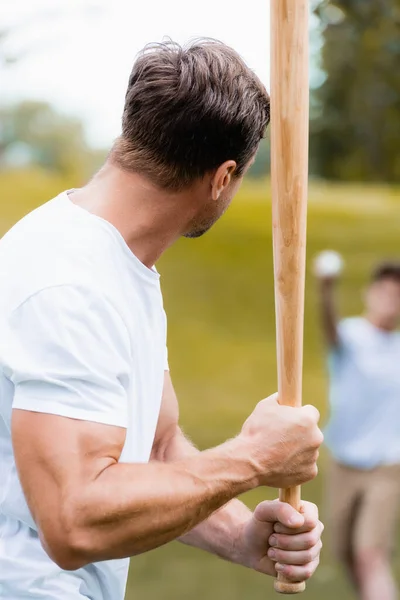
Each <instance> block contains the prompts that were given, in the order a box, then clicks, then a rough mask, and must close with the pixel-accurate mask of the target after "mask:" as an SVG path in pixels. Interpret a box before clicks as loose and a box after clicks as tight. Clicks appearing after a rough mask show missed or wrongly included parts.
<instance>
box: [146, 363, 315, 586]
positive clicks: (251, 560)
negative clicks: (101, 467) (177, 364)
mask: <svg viewBox="0 0 400 600" xmlns="http://www.w3.org/2000/svg"><path fill="white" fill-rule="evenodd" d="M178 420H179V408H178V401H177V397H176V394H175V391H174V387H173V385H172V381H171V377H170V373H169V371H166V372H165V377H164V391H163V399H162V405H161V411H160V416H159V421H158V426H157V432H156V437H155V443H154V446H153V452H152V459H153V460H161V461H166V462H169V461H177V460H180V459H182V458H185V457H190V456H196V455H197V454H198V453H199V450H197V449H196V448H195V447H194V446H193V444H192V443H191V442H190V440H188V439H187V438H186V437H185V435H184V434H183V433H182V431H181V429H180V427H179V425H178ZM278 522H279V523H280V524H281V525H283V526H286V527H287V528H288V529H289V530H290V534H291V535H289V536H284V537H283V538H282V540H280V536H279V534H277V533H275V538H276V539H275V542H276V543H275V552H276V557H275V558H276V560H275V561H273V560H272V559H271V557H270V553H271V546H270V539H271V536H272V535H273V534H274V527H276V524H277V523H278ZM322 530H323V526H322V524H321V522H320V521H319V519H318V509H317V507H316V506H315V505H313V504H311V503H308V502H304V503H303V505H302V514H301V515H299V514H298V513H297V512H296V511H295V510H294V509H292V508H291V507H290V506H289V505H288V504H286V503H284V502H278V501H274V502H269V501H266V502H262V503H261V504H260V505H259V506H258V507H257V509H256V511H255V512H254V513H253V512H252V511H250V510H249V509H248V508H247V507H246V506H245V505H244V504H243V503H242V502H240V501H239V500H236V499H234V500H231V501H230V502H228V503H227V504H226V505H225V506H223V507H222V508H221V509H219V510H218V511H216V512H215V513H214V514H213V515H211V516H210V517H209V518H208V519H206V520H205V521H203V522H202V523H200V524H199V525H197V526H196V527H194V528H193V529H192V530H191V531H189V532H188V533H187V534H185V535H184V536H182V537H181V538H180V541H182V542H183V543H185V544H188V545H190V546H195V547H197V548H201V549H202V550H206V551H207V552H210V553H212V554H215V555H217V556H220V557H221V558H224V559H226V560H229V561H230V562H234V563H237V564H240V565H242V566H246V567H250V568H252V569H254V570H257V571H260V572H262V573H264V574H268V575H275V574H276V561H278V560H279V563H280V565H281V570H282V572H283V573H284V575H285V576H286V577H287V578H288V579H292V578H293V577H294V580H296V581H299V580H305V579H307V578H308V577H310V576H311V575H312V574H313V572H314V571H315V568H316V567H317V565H318V562H319V552H320V549H321V545H322V544H321V539H320V538H321V533H322ZM280 542H282V548H281V547H280Z"/></svg>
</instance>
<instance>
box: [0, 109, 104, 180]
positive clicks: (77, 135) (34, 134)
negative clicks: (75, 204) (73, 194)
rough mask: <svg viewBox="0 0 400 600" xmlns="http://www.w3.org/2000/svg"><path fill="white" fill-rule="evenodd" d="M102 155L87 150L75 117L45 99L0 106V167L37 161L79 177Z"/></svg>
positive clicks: (99, 162)
mask: <svg viewBox="0 0 400 600" xmlns="http://www.w3.org/2000/svg"><path fill="white" fill-rule="evenodd" d="M103 157H104V154H103V153H100V155H99V153H96V152H95V151H90V150H89V147H88V145H87V143H86V141H85V136H84V130H83V126H82V123H81V122H80V121H79V120H78V119H75V118H73V117H70V116H66V115H63V114H60V113H58V112H57V111H55V110H54V109H53V108H52V107H51V106H50V105H49V104H47V103H45V102H37V101H25V102H21V103H20V104H17V105H12V106H8V107H7V106H6V107H2V108H1V109H0V168H1V167H3V168H4V167H5V166H10V165H11V166H16V167H18V166H20V165H21V164H22V165H26V164H28V165H38V166H41V167H43V168H44V169H47V170H49V171H51V172H54V173H57V174H59V175H61V176H63V177H71V178H73V179H75V181H77V180H78V181H83V180H84V179H85V178H87V176H88V175H90V174H91V173H92V171H93V170H94V168H96V167H97V166H99V165H100V164H101V159H102V158H103Z"/></svg>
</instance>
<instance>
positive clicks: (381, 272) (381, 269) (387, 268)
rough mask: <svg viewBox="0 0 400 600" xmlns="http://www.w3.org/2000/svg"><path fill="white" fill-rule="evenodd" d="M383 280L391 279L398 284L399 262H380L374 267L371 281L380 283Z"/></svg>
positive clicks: (399, 277) (399, 279)
mask: <svg viewBox="0 0 400 600" xmlns="http://www.w3.org/2000/svg"><path fill="white" fill-rule="evenodd" d="M383 279H392V280H393V281H395V282H396V283H399V284H400V262H389V261H387V262H382V263H380V264H379V265H377V266H376V267H375V269H374V270H373V272H372V277H371V281H372V283H374V282H375V281H382V280H383Z"/></svg>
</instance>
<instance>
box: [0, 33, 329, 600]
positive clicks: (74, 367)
mask: <svg viewBox="0 0 400 600" xmlns="http://www.w3.org/2000/svg"><path fill="white" fill-rule="evenodd" d="M268 121H269V98H268V94H267V93H266V91H265V88H264V87H263V86H262V84H261V83H260V81H259V80H258V79H257V77H256V76H255V75H254V73H253V72H252V71H251V70H250V69H249V68H248V67H247V66H246V65H245V64H244V62H243V61H242V60H241V58H240V57H239V56H238V55H237V54H236V52H235V51H233V50H232V49H230V48H228V47H227V46H225V45H224V44H221V43H218V42H212V41H197V42H196V43H194V44H193V45H191V46H189V47H187V48H180V47H179V46H178V45H175V44H173V43H168V44H162V45H155V46H152V47H149V48H147V49H146V51H145V52H143V53H142V54H141V55H140V56H139V58H138V60H137V61H136V63H135V64H134V66H133V70H132V73H131V76H130V79H129V84H128V90H127V94H126V100H125V107H124V113H123V121H122V135H121V136H120V138H119V139H118V140H117V141H116V143H115V145H114V146H113V148H112V150H111V152H110V155H109V158H108V160H107V161H106V163H105V165H104V166H103V168H102V169H101V170H100V172H99V173H97V174H96V175H95V176H94V177H93V179H92V180H91V181H90V182H89V183H88V185H86V186H85V187H83V188H81V189H78V190H70V191H67V192H62V193H60V195H59V196H57V197H56V198H55V199H53V200H51V201H49V202H48V203H47V204H45V205H43V206H41V207H40V208H39V209H37V210H35V211H33V212H32V213H30V214H29V215H27V216H26V217H24V219H22V221H20V222H19V223H17V224H16V225H15V226H14V227H13V228H12V229H11V230H10V231H9V232H8V233H7V234H6V235H5V236H4V237H3V238H2V240H1V241H0V272H1V274H2V278H1V284H0V367H1V370H0V417H1V418H0V463H1V465H2V477H1V479H0V590H1V597H2V598H3V599H4V600H20V599H21V600H22V598H27V597H29V598H37V599H38V600H83V599H88V598H90V599H91V600H122V598H123V597H124V593H125V586H126V581H127V575H128V565H129V560H128V559H129V557H131V556H135V555H137V554H140V553H143V552H146V551H148V550H151V549H152V548H156V547H158V546H161V545H163V544H166V543H167V542H169V541H171V540H175V539H179V540H180V541H182V542H183V543H185V544H189V545H192V546H197V547H199V548H202V549H204V550H206V551H208V552H211V553H214V554H216V555H218V556H220V557H223V558H225V559H226V560H229V561H231V562H235V563H238V564H241V565H244V566H247V567H249V568H252V569H254V570H256V571H259V572H262V573H264V574H267V575H271V576H274V575H276V572H280V573H283V574H284V575H285V576H286V577H287V578H288V579H289V580H290V581H303V580H305V579H307V578H308V577H310V576H311V575H312V573H313V572H314V571H315V569H316V567H317V565H318V561H319V553H320V549H321V540H320V537H321V532H322V524H321V523H320V521H319V519H318V511H317V509H316V507H315V506H314V505H312V504H310V503H307V502H304V503H303V504H302V509H301V513H299V512H297V511H295V510H294V509H293V508H292V507H290V506H289V505H288V504H286V503H283V502H279V501H275V502H263V503H261V504H260V505H259V506H258V507H257V508H256V509H255V511H254V512H252V511H250V510H249V509H248V508H247V507H246V506H245V505H244V504H243V503H241V502H240V501H238V500H237V499H236V496H238V495H240V494H241V493H243V492H245V491H247V490H251V489H254V488H256V487H258V486H271V487H283V488H286V487H290V486H292V485H295V484H299V483H302V482H305V481H308V480H310V479H312V478H313V477H315V475H316V473H317V466H316V461H317V458H318V448H319V446H320V444H321V443H322V434H321V432H320V430H319V428H318V424H317V423H318V418H319V415H318V411H317V410H316V409H315V408H313V407H312V406H304V407H302V408H296V409H295V408H289V407H285V406H280V405H279V404H278V401H277V398H276V396H273V397H271V398H269V399H266V400H264V401H262V402H260V403H259V404H258V405H257V407H256V408H255V410H254V413H253V414H252V415H250V417H249V418H248V419H247V420H246V422H245V423H244V425H243V427H242V429H241V432H240V433H239V435H238V436H237V437H235V438H234V439H232V440H229V441H227V442H225V443H224V444H221V445H220V446H219V447H217V448H213V449H211V450H207V451H205V452H199V451H198V450H197V449H196V448H195V447H194V446H193V445H192V444H191V442H190V441H189V440H188V439H187V438H186V437H185V435H184V434H183V432H182V430H181V428H180V426H179V409H178V401H177V398H176V395H175V392H174V388H173V384H172V381H171V377H170V373H169V368H168V361H167V349H166V316H165V312H164V308H163V302H162V295H161V290H160V282H159V274H158V272H157V270H156V269H155V267H154V265H155V263H156V262H157V260H158V259H159V258H160V256H161V255H162V254H163V253H164V251H165V250H166V249H167V248H168V247H169V246H171V245H172V244H173V243H174V242H175V241H176V240H178V239H179V238H180V237H181V236H186V237H192V238H193V237H198V236H200V235H202V234H203V233H205V232H206V231H207V230H208V229H209V228H210V227H211V226H212V225H213V224H214V223H215V222H216V221H217V220H218V219H219V217H220V216H221V215H222V214H223V213H224V211H225V210H226V209H227V208H228V206H229V204H230V203H231V201H232V199H233V197H234V195H235V194H236V192H237V190H238V188H239V186H240V183H241V181H242V179H243V176H244V174H245V173H246V171H247V170H248V168H249V166H250V165H251V163H252V162H253V160H254V157H255V154H256V152H257V149H258V146H259V143H260V140H261V139H262V137H263V135H264V133H265V129H266V127H267V125H268ZM182 351H183V352H187V349H186V348H183V349H182ZM216 401H217V399H216ZM283 441H284V443H283Z"/></svg>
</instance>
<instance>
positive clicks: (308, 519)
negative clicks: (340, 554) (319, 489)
mask: <svg viewBox="0 0 400 600" xmlns="http://www.w3.org/2000/svg"><path fill="white" fill-rule="evenodd" d="M300 512H301V514H302V516H303V518H304V521H303V523H302V524H301V525H300V527H297V528H296V527H293V526H290V525H288V524H287V523H284V522H283V521H282V520H281V519H277V520H276V521H277V522H276V523H275V524H274V531H275V533H282V534H286V535H298V534H300V533H303V532H308V531H312V530H313V529H315V528H316V527H317V525H318V524H319V523H320V522H319V518H318V507H317V506H316V505H315V504H313V503H312V502H302V505H301V508H300ZM321 525H322V523H321ZM322 527H323V526H322ZM321 533H322V531H321Z"/></svg>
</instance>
